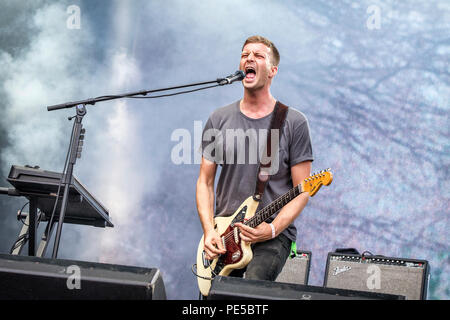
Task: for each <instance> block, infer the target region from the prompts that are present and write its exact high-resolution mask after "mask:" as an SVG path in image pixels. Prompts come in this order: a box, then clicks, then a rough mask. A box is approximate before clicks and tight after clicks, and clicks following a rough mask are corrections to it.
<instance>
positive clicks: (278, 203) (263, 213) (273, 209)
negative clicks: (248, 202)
mask: <svg viewBox="0 0 450 320" xmlns="http://www.w3.org/2000/svg"><path fill="white" fill-rule="evenodd" d="M300 188H301V187H300V185H298V186H295V187H294V188H292V189H291V190H289V191H288V192H287V193H285V194H284V195H282V196H281V197H278V198H277V199H275V200H274V201H272V202H271V203H270V204H268V205H267V206H266V207H264V208H263V209H261V210H259V211H258V212H256V213H255V215H254V216H253V217H251V218H250V219H248V220H247V221H246V222H245V224H246V225H248V226H249V227H252V228H255V227H256V226H258V225H259V224H261V223H263V222H264V221H266V220H267V219H268V218H270V217H271V216H272V215H273V214H275V213H277V212H278V211H280V210H281V208H283V207H284V206H285V205H287V204H288V203H289V202H290V201H291V200H292V199H294V198H295V197H297V196H298V195H299V194H300V193H301V191H300Z"/></svg>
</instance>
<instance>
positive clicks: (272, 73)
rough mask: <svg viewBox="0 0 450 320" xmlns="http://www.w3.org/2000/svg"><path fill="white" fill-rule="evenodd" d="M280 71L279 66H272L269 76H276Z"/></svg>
mask: <svg viewBox="0 0 450 320" xmlns="http://www.w3.org/2000/svg"><path fill="white" fill-rule="evenodd" d="M277 73H278V66H272V67H270V73H269V78H273V77H275V75H276V74H277Z"/></svg>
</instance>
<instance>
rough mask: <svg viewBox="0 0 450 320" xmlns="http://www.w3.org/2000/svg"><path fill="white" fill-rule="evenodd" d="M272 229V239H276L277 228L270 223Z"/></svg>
mask: <svg viewBox="0 0 450 320" xmlns="http://www.w3.org/2000/svg"><path fill="white" fill-rule="evenodd" d="M269 226H270V228H272V239H273V238H275V226H274V225H273V224H271V223H269Z"/></svg>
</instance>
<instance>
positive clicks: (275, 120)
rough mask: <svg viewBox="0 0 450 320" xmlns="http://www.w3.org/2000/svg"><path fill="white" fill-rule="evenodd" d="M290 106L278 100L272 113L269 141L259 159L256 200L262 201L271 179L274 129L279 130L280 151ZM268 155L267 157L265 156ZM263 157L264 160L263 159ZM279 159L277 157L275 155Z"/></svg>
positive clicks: (254, 196)
mask: <svg viewBox="0 0 450 320" xmlns="http://www.w3.org/2000/svg"><path fill="white" fill-rule="evenodd" d="M287 111H288V107H287V106H285V105H284V104H282V103H281V102H279V101H277V103H276V104H275V109H274V112H273V115H272V119H271V120H270V128H269V131H268V132H267V142H266V149H265V152H264V153H263V155H262V156H261V159H260V161H259V168H258V174H257V180H256V187H255V193H254V195H253V199H254V200H255V201H261V199H262V196H263V193H264V189H265V188H266V184H267V182H268V181H269V178H270V168H271V165H272V158H273V157H272V130H274V129H275V130H279V131H278V132H279V135H278V136H279V141H278V144H277V147H278V148H277V150H275V152H278V151H279V142H280V140H281V130H280V129H281V128H282V126H283V123H284V120H285V119H286V115H287ZM265 157H267V158H265ZM263 158H265V159H264V161H263ZM275 159H277V157H275Z"/></svg>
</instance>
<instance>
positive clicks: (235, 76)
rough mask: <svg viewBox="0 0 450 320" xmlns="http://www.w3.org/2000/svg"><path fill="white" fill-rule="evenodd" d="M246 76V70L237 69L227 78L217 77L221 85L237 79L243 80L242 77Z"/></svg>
mask: <svg viewBox="0 0 450 320" xmlns="http://www.w3.org/2000/svg"><path fill="white" fill-rule="evenodd" d="M244 77H245V72H244V71H242V70H238V71H236V72H235V73H234V74H230V75H229V76H228V77H226V78H219V79H217V83H218V84H219V85H221V86H223V85H225V84H231V83H233V82H235V81H241V80H242V79H244Z"/></svg>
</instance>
